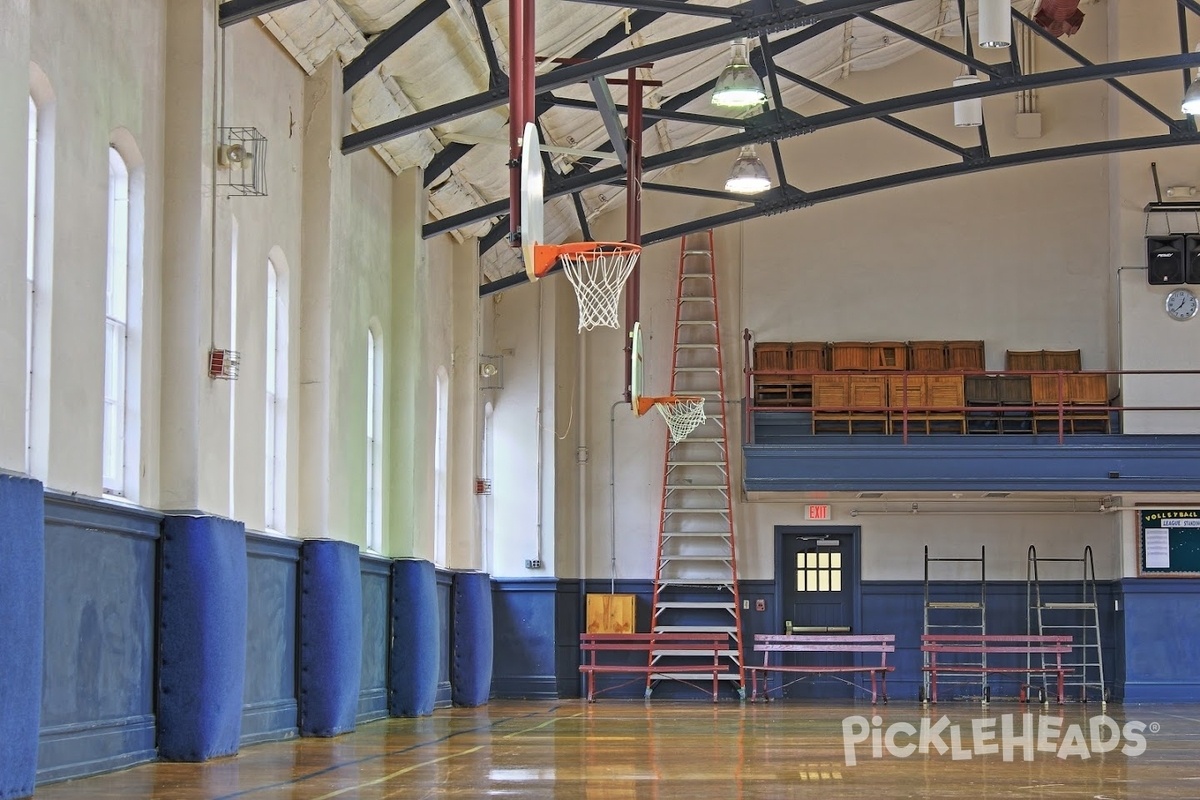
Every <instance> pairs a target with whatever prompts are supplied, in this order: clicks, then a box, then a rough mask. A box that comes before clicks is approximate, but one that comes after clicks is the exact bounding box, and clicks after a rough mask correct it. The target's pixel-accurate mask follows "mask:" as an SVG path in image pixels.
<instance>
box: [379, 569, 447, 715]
mask: <svg viewBox="0 0 1200 800" xmlns="http://www.w3.org/2000/svg"><path fill="white" fill-rule="evenodd" d="M439 619H440V617H439V615H438V598H437V575H436V573H435V572H434V569H433V564H431V563H430V562H428V561H421V560H419V559H414V558H404V559H398V560H396V561H393V562H392V654H391V655H392V657H391V665H390V669H389V676H388V713H390V714H391V715H392V716H393V717H420V716H425V715H427V714H432V713H433V704H434V702H435V701H436V700H437V687H438V644H439V637H438V626H439V624H440V623H439Z"/></svg>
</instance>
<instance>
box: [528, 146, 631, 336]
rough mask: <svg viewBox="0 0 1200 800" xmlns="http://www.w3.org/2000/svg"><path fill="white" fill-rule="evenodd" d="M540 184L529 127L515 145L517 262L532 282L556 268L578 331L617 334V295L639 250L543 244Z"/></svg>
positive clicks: (591, 244) (623, 246)
mask: <svg viewBox="0 0 1200 800" xmlns="http://www.w3.org/2000/svg"><path fill="white" fill-rule="evenodd" d="M544 179H545V176H544V173H543V171H542V154H541V141H540V140H539V138H538V133H537V128H536V127H535V126H534V124H533V123H532V122H529V123H526V124H525V131H524V134H523V136H522V139H521V256H522V258H524V260H525V274H526V275H527V276H528V277H529V280H530V281H536V280H537V279H538V278H541V277H542V276H544V275H545V274H546V273H548V272H549V271H550V270H551V269H553V268H554V264H555V263H556V262H557V263H558V264H560V265H561V266H562V270H563V272H564V273H566V276H567V280H569V281H570V282H571V286H572V287H574V289H575V297H576V299H578V301H579V330H581V331H584V330H588V331H590V330H592V329H593V328H597V327H600V326H604V327H608V328H619V327H620V321H619V320H618V318H617V309H618V306H619V301H620V299H621V290H622V289H623V288H624V287H625V281H626V280H628V279H629V275H630V273H632V272H633V268H634V266H635V265H636V264H637V260H638V256H639V255H640V254H641V252H642V248H641V247H640V246H638V245H636V244H629V243H628V242H573V243H571V244H546V243H545V242H544V241H543V239H544V238H545V232H544V230H543V219H542V210H543V202H544V198H543V188H544V186H543V184H544Z"/></svg>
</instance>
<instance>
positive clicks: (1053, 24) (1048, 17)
mask: <svg viewBox="0 0 1200 800" xmlns="http://www.w3.org/2000/svg"><path fill="white" fill-rule="evenodd" d="M1033 21H1034V22H1036V23H1037V24H1038V25H1041V26H1042V27H1043V28H1045V29H1046V32H1047V33H1049V34H1050V35H1051V36H1053V37H1054V38H1055V39H1057V38H1058V37H1060V36H1062V35H1063V34H1066V35H1067V36H1070V35H1071V34H1073V33H1076V32H1077V31H1078V30H1079V26H1080V25H1082V24H1083V12H1082V11H1080V10H1079V0H1041V2H1040V3H1038V8H1037V12H1036V13H1035V14H1034V15H1033Z"/></svg>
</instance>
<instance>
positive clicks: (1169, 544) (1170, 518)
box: [1138, 509, 1200, 578]
mask: <svg viewBox="0 0 1200 800" xmlns="http://www.w3.org/2000/svg"><path fill="white" fill-rule="evenodd" d="M1138 522H1139V525H1138V550H1139V551H1140V552H1139V555H1138V568H1139V569H1138V574H1139V575H1145V576H1150V577H1153V576H1162V577H1171V576H1187V577H1191V578H1194V577H1200V510H1196V511H1154V510H1151V509H1143V510H1140V511H1139V512H1138Z"/></svg>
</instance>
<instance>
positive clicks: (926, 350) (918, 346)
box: [908, 342, 950, 372]
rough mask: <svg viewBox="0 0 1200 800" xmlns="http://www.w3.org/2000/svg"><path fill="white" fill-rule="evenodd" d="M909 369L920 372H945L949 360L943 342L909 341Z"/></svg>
mask: <svg viewBox="0 0 1200 800" xmlns="http://www.w3.org/2000/svg"><path fill="white" fill-rule="evenodd" d="M908 366H909V369H916V370H921V371H922V372H945V371H946V370H947V369H949V368H950V360H949V357H948V354H947V351H946V343H945V342H909V343H908Z"/></svg>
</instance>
